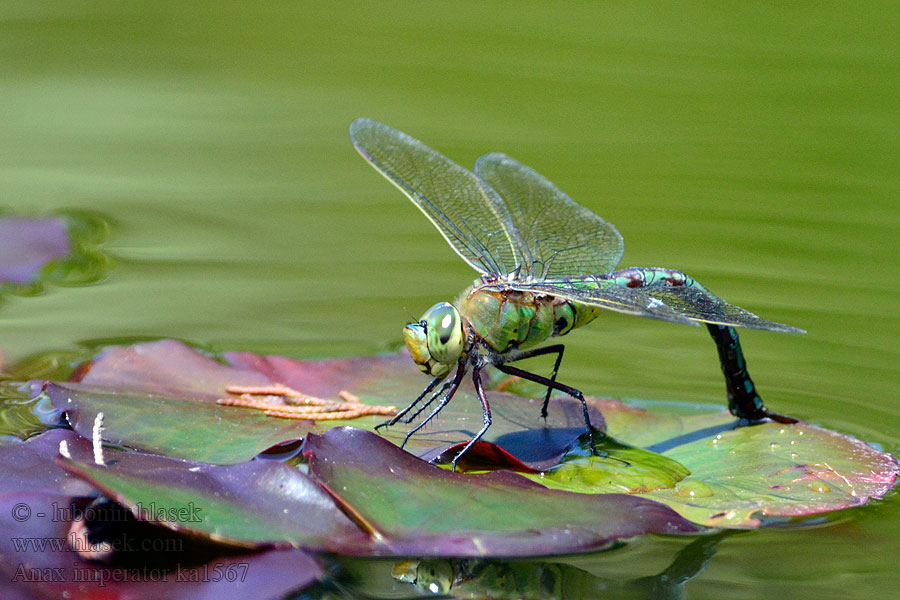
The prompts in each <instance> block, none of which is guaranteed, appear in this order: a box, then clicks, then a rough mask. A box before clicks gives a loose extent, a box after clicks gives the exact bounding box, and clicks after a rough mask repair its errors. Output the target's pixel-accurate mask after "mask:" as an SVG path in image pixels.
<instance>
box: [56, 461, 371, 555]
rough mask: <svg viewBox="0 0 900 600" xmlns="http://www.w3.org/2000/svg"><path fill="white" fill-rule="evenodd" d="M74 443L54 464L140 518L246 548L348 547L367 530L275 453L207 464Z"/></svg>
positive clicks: (361, 542) (359, 543)
mask: <svg viewBox="0 0 900 600" xmlns="http://www.w3.org/2000/svg"><path fill="white" fill-rule="evenodd" d="M103 454H104V463H105V464H99V465H98V464H96V463H95V461H94V455H93V453H92V452H89V451H87V450H85V449H84V448H83V447H79V448H77V449H75V450H74V451H72V452H71V458H68V459H63V458H61V459H60V464H61V465H62V466H63V467H64V468H65V469H67V470H68V471H70V472H71V473H74V474H76V475H78V476H79V477H82V478H84V479H85V480H86V481H88V482H90V483H91V485H93V486H95V487H97V488H98V489H100V490H101V491H103V493H104V494H105V495H106V496H107V497H109V498H111V499H113V500H115V501H116V502H118V503H119V504H121V505H122V506H125V507H127V508H129V509H131V511H132V512H133V513H134V516H135V517H137V518H138V519H141V520H144V521H152V522H158V523H159V524H160V525H163V526H165V527H169V528H171V529H173V530H176V531H189V532H191V533H193V534H195V535H200V536H203V537H206V538H209V539H212V540H216V541H220V542H224V543H230V544H234V545H240V546H244V547H247V548H268V547H281V548H284V547H289V546H293V547H303V548H307V549H313V550H318V551H327V552H345V553H353V552H352V551H353V549H355V548H358V547H365V546H366V545H368V542H369V538H368V536H367V535H366V534H365V533H364V532H362V531H361V530H360V529H359V527H358V526H357V525H356V524H355V523H354V522H353V521H351V520H350V519H349V518H347V516H345V515H344V513H342V512H341V511H340V510H339V509H338V508H337V506H336V505H335V503H334V501H333V500H332V499H331V497H330V496H329V495H328V493H326V492H325V491H324V490H322V489H321V488H320V487H319V486H318V484H316V483H315V482H314V481H313V480H311V479H310V478H309V477H308V476H306V475H304V474H303V473H301V472H300V470H298V469H296V468H294V467H290V466H288V465H286V464H284V463H280V462H277V461H252V462H245V463H241V464H239V465H228V466H220V465H211V464H207V463H200V462H193V461H186V460H180V459H175V458H169V457H166V456H158V455H155V454H146V453H143V452H121V451H116V450H109V449H107V450H104V452H103Z"/></svg>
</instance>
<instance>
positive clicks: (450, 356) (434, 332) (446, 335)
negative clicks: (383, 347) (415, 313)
mask: <svg viewBox="0 0 900 600" xmlns="http://www.w3.org/2000/svg"><path fill="white" fill-rule="evenodd" d="M403 338H404V340H405V341H406V347H407V349H408V350H409V354H410V356H412V359H413V361H414V362H415V363H416V364H417V365H418V366H419V369H420V370H421V371H422V372H423V373H427V374H428V375H431V376H432V377H444V376H446V375H447V373H449V372H450V369H452V368H453V365H455V364H456V363H457V361H459V359H460V357H461V356H462V354H463V350H464V349H465V334H464V332H463V324H462V319H461V318H460V315H459V311H458V310H456V307H455V306H453V305H452V304H449V303H447V302H438V303H437V304H435V305H434V306H432V307H431V308H429V309H428V311H427V312H426V313H425V314H424V315H422V318H421V319H420V320H419V321H418V322H416V323H410V324H409V325H407V326H406V327H405V328H404V329H403Z"/></svg>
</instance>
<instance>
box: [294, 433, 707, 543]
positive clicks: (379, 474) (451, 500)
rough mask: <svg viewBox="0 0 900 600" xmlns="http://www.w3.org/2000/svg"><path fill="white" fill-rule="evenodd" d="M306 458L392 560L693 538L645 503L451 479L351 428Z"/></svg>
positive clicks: (669, 514)
mask: <svg viewBox="0 0 900 600" xmlns="http://www.w3.org/2000/svg"><path fill="white" fill-rule="evenodd" d="M304 454H305V455H306V456H307V458H308V460H309V465H310V472H311V473H312V474H313V475H315V477H316V478H317V479H319V480H320V481H322V482H323V483H324V484H325V485H326V486H328V489H329V490H331V492H332V493H333V494H334V495H335V496H336V497H337V498H338V499H339V500H340V501H341V502H342V503H343V504H344V505H345V506H347V507H348V510H352V511H353V513H354V514H356V515H357V516H358V519H359V520H360V521H361V522H363V523H365V525H366V527H367V529H369V530H371V531H372V532H373V534H374V535H376V536H377V537H379V538H381V539H383V540H384V544H385V545H386V546H388V547H389V548H390V549H391V551H392V553H394V554H399V555H409V556H534V555H545V554H560V553H565V552H579V551H586V550H590V549H595V548H599V547H602V546H605V545H607V544H609V543H610V542H612V541H614V540H616V539H620V538H623V537H631V536H634V535H638V534H641V533H686V532H693V531H696V527H695V526H694V525H692V524H691V523H689V522H688V521H686V520H685V519H683V518H681V517H679V516H678V515H677V514H676V513H675V512H674V511H671V510H668V509H666V508H665V507H663V506H662V505H660V504H657V503H655V502H649V501H646V500H644V499H643V498H639V497H636V496H629V495H624V494H606V495H588V494H576V493H570V492H561V491H556V490H548V489H546V488H544V487H543V486H540V485H537V484H534V483H532V482H529V481H528V480H527V479H525V478H524V477H522V476H520V475H517V474H515V473H512V472H509V471H495V472H491V473H483V474H478V475H465V474H462V473H453V472H449V471H447V470H445V469H441V468H439V467H435V466H433V465H430V464H428V463H426V462H424V461H422V460H419V459H417V458H415V457H413V456H412V455H411V454H408V453H405V452H402V451H400V450H398V449H397V447H396V446H394V445H393V444H391V443H390V442H388V441H387V440H385V439H383V438H381V437H378V436H377V435H375V434H373V433H371V432H368V431H362V430H359V429H355V428H351V427H343V428H339V429H333V430H331V431H329V432H328V433H326V434H325V435H324V436H318V435H310V436H309V437H308V438H307V440H306V444H305V445H304Z"/></svg>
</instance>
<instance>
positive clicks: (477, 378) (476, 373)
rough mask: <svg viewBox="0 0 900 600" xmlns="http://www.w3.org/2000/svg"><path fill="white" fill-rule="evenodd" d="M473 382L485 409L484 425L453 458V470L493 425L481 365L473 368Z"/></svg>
mask: <svg viewBox="0 0 900 600" xmlns="http://www.w3.org/2000/svg"><path fill="white" fill-rule="evenodd" d="M472 382H473V383H474V384H475V393H476V394H478V399H479V400H481V410H482V411H483V419H482V420H483V422H484V426H483V427H482V428H481V430H480V431H479V432H478V433H476V434H475V437H473V438H472V439H471V440H469V443H468V444H466V445H465V446H463V449H462V450H460V451H459V453H458V454H457V455H456V456H455V457H454V458H453V462H452V463H451V464H450V469H451V470H452V471H455V470H456V463H457V462H459V459H460V458H462V455H463V454H465V453H466V451H468V449H469V448H471V447H472V445H473V444H474V443H475V442H477V441H478V440H480V439H481V437H482V436H483V435H484V433H485V432H486V431H487V430H488V427H490V426H491V405H490V403H489V402H488V399H487V395H486V394H485V393H484V384H483V383H482V382H481V367H475V368H474V369H473V370H472Z"/></svg>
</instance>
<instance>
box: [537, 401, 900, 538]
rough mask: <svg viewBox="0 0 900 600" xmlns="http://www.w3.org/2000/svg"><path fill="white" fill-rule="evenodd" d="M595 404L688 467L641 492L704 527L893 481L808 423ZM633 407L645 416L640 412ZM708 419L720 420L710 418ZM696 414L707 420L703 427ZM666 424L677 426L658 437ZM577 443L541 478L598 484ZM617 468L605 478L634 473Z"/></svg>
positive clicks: (612, 421)
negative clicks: (742, 422)
mask: <svg viewBox="0 0 900 600" xmlns="http://www.w3.org/2000/svg"><path fill="white" fill-rule="evenodd" d="M604 404H605V408H606V409H607V415H608V417H609V420H608V423H609V428H610V430H611V431H613V432H615V433H616V435H618V436H619V437H621V438H622V439H630V437H637V438H641V437H643V439H644V440H645V441H655V442H656V443H655V444H651V445H650V448H651V449H654V450H657V451H659V452H660V453H661V454H658V455H657V456H658V457H659V458H660V459H664V460H670V461H673V462H676V463H677V464H680V465H683V467H684V468H685V470H686V471H687V472H688V474H687V475H686V476H685V477H684V478H682V479H680V480H679V481H677V483H676V484H675V485H667V486H658V487H656V488H654V489H648V490H643V491H644V492H645V493H643V494H642V495H643V496H644V497H647V498H653V499H654V500H657V501H659V502H663V503H664V504H667V505H669V506H671V507H672V508H674V509H675V510H676V511H678V513H679V514H681V515H683V516H685V517H687V518H688V519H690V520H691V521H693V522H695V523H700V524H703V525H706V526H709V527H727V528H752V527H758V526H760V525H761V524H762V522H763V520H764V519H765V518H766V517H768V518H773V517H797V516H805V515H812V514H818V513H824V512H830V511H834V510H840V509H843V508H850V507H853V506H859V505H862V504H865V503H866V502H867V501H868V500H869V499H870V498H880V497H882V496H884V495H885V494H886V493H887V492H888V490H890V489H891V488H892V487H893V486H894V485H895V484H896V479H897V474H898V465H897V461H896V459H895V458H894V457H892V456H891V455H889V454H886V453H883V452H880V451H878V450H876V449H874V448H872V447H871V446H869V445H868V444H866V443H864V442H861V441H859V440H856V439H854V438H851V437H849V436H845V435H841V434H838V433H836V432H833V431H829V430H827V429H822V428H820V427H816V426H813V425H809V424H807V423H802V422H801V423H796V424H793V425H782V424H778V423H763V424H759V425H754V426H752V427H738V426H736V424H735V423H734V421H733V418H731V417H730V415H727V413H725V412H724V411H723V410H722V409H719V408H717V407H712V406H706V407H702V406H694V407H687V408H682V409H681V412H683V413H684V414H683V415H681V416H677V415H676V414H672V413H675V412H678V411H674V410H672V407H669V406H665V405H664V406H662V407H660V413H657V414H655V413H654V411H653V410H652V408H653V407H652V405H651V404H649V403H645V406H646V407H647V408H645V409H638V408H634V407H628V408H620V409H619V410H615V409H616V408H619V407H617V406H616V404H617V403H615V404H613V403H610V402H609V401H605V402H604ZM611 409H612V410H611ZM667 413H669V414H667ZM642 415H644V416H645V418H643V419H642V418H640V416H642ZM703 417H706V418H703ZM717 422H718V423H721V424H719V425H715V423H717ZM705 423H712V424H713V425H710V426H708V427H703V426H702V425H703V424H705ZM641 425H645V426H644V427H640V426H641ZM638 427H640V429H639V430H637V428H638ZM692 428H696V429H694V430H693V431H691V430H692ZM666 431H670V432H671V431H674V432H675V433H676V435H673V436H672V437H670V438H669V439H667V440H666V439H663V437H664V435H665V432H666ZM632 432H633V434H632ZM585 446H586V444H583V443H582V445H581V446H579V447H578V448H576V449H574V450H573V451H572V452H571V453H570V454H569V455H567V456H566V457H565V458H564V459H563V462H562V463H561V464H560V465H559V466H558V467H554V468H552V469H549V470H548V471H547V472H545V473H543V474H542V476H541V477H540V479H539V480H540V482H541V483H543V484H544V485H547V486H549V487H554V488H559V489H567V490H574V491H580V492H583V493H598V492H599V493H603V492H605V491H606V488H605V486H604V485H602V480H600V481H598V478H597V474H596V471H597V467H596V465H595V464H592V463H597V462H599V461H597V460H596V459H589V458H588V457H587V452H586V450H585ZM653 464H654V461H653V460H652V459H651V460H646V459H645V460H643V461H641V463H640V467H641V468H644V467H646V466H647V465H653ZM604 468H605V469H608V468H609V464H608V463H606V464H605V465H604ZM622 470H623V474H622V476H621V477H616V478H615V479H613V480H612V483H613V484H614V485H616V484H619V483H623V482H627V481H628V480H629V478H631V477H636V476H637V475H638V474H639V473H638V472H635V470H634V469H628V468H623V469H622ZM639 470H640V469H638V471H639ZM529 477H534V476H529Z"/></svg>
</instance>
